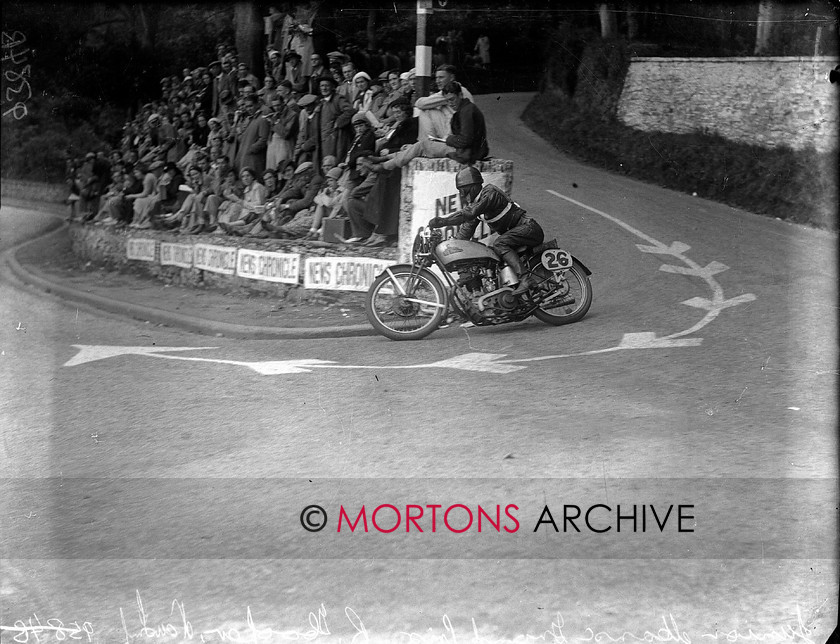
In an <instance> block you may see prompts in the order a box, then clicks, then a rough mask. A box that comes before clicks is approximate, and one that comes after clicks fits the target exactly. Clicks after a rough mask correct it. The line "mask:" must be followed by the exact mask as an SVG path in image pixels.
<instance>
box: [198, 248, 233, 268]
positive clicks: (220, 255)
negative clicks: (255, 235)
mask: <svg viewBox="0 0 840 644" xmlns="http://www.w3.org/2000/svg"><path fill="white" fill-rule="evenodd" d="M193 248H194V260H193V266H194V267H195V268H198V269H201V270H203V271H210V272H211V273H221V274H222V275H235V274H236V251H237V249H236V248H233V247H231V246H212V245H210V244H196V245H195V246H194V247H193Z"/></svg>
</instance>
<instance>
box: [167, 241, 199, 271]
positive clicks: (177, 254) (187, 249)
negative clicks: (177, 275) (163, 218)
mask: <svg viewBox="0 0 840 644" xmlns="http://www.w3.org/2000/svg"><path fill="white" fill-rule="evenodd" d="M160 263H161V265H162V266H179V267H181V268H192V266H193V245H192V244H172V243H169V242H161V243H160Z"/></svg>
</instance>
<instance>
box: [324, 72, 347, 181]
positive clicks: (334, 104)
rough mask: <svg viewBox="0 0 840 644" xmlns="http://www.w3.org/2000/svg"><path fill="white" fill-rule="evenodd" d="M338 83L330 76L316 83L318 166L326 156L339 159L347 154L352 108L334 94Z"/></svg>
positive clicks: (344, 99)
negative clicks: (317, 96) (318, 100)
mask: <svg viewBox="0 0 840 644" xmlns="http://www.w3.org/2000/svg"><path fill="white" fill-rule="evenodd" d="M337 85H338V82H337V81H336V80H335V78H333V77H332V76H324V77H323V78H321V79H320V81H319V83H318V90H319V92H320V95H321V104H320V105H319V109H318V111H317V113H316V119H317V120H318V133H319V135H318V152H317V153H316V158H315V161H316V163H317V164H318V165H319V166H320V164H321V159H323V158H324V157H325V156H327V155H331V156H334V157H336V158H337V159H341V158H343V157H344V155H345V154H346V153H347V148H348V147H349V145H350V140H351V139H352V134H351V132H350V119H351V118H352V116H353V112H354V110H353V106H352V105H350V103H349V102H348V101H347V99H346V98H344V97H343V96H340V95H338V94H336V91H335V90H336V87H337Z"/></svg>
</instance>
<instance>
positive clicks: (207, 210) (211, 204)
mask: <svg viewBox="0 0 840 644" xmlns="http://www.w3.org/2000/svg"><path fill="white" fill-rule="evenodd" d="M230 172H232V168H231V166H230V162H229V161H228V157H227V155H226V154H224V153H223V152H217V153H216V156H215V157H214V158H213V162H212V163H211V164H210V171H209V175H210V192H209V193H208V194H207V198H206V199H205V200H204V211H203V222H204V225H203V227H202V232H214V231H216V230H219V232H220V233H221V232H224V231H221V230H220V229H219V228H218V218H219V209H220V207H221V206H222V204H223V203H224V202H225V196H224V190H225V187H226V180H227V178H228V173H230ZM235 181H236V173H233V182H232V183H231V186H233V184H234V183H235Z"/></svg>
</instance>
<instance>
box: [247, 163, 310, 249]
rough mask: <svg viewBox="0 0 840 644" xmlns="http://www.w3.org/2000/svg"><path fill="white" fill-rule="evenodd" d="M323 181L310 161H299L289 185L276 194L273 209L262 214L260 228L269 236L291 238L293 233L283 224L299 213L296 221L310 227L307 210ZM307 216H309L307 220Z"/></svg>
mask: <svg viewBox="0 0 840 644" xmlns="http://www.w3.org/2000/svg"><path fill="white" fill-rule="evenodd" d="M323 183H324V179H323V178H322V177H321V176H320V175H319V174H318V173H316V172H315V166H314V165H313V164H312V162H311V161H305V162H304V163H301V164H300V165H299V166H298V167H297V169H296V170H295V175H294V178H293V180H292V183H291V185H289V186H288V187H286V188H285V189H284V190H283V192H281V193H280V194H279V195H278V196H277V199H276V200H275V201H274V208H273V210H272V211H271V212H267V213H266V214H265V215H264V216H263V218H262V228H263V229H265V230H266V231H267V232H268V233H269V235H270V236H271V237H276V238H279V239H288V238H291V237H293V236H295V235H293V234H292V230H286V229H285V228H284V225H285V224H288V223H289V222H291V221H292V220H293V219H295V218H296V216H297V215H298V214H299V213H301V217H300V218H298V221H297V222H296V223H297V224H298V225H301V226H306V228H307V229H308V228H309V227H311V222H312V220H311V216H312V215H311V213H309V212H308V211H309V209H310V207H311V206H312V205H313V203H314V200H315V195H317V194H318V191H319V190H320V189H321V186H322V185H323ZM304 211H305V212H304ZM307 217H309V219H308V220H307V219H306V218H307ZM293 229H296V228H293Z"/></svg>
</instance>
